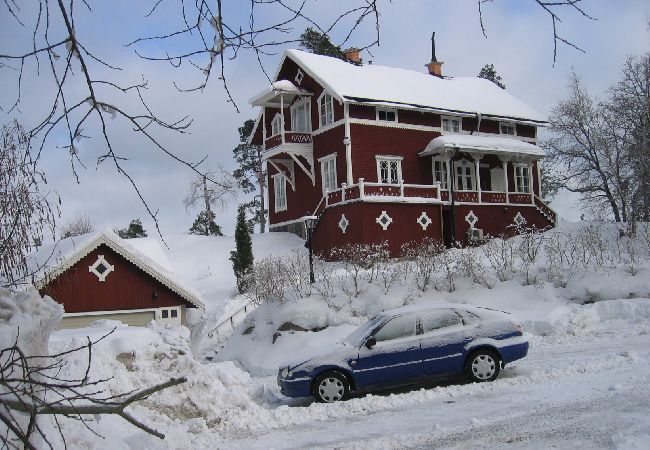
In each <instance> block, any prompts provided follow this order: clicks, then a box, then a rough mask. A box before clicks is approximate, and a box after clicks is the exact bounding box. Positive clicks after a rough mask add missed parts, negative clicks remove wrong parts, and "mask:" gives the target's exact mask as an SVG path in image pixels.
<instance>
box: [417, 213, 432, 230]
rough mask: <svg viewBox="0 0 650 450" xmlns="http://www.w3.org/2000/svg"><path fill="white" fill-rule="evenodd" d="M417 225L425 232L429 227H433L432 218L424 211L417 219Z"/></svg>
mask: <svg viewBox="0 0 650 450" xmlns="http://www.w3.org/2000/svg"><path fill="white" fill-rule="evenodd" d="M416 221H417V223H418V224H419V225H420V226H421V227H422V229H423V230H426V229H427V227H428V226H429V225H431V218H430V217H429V216H427V213H426V212H424V211H422V214H420V217H418V218H417V219H416Z"/></svg>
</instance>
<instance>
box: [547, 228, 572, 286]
mask: <svg viewBox="0 0 650 450" xmlns="http://www.w3.org/2000/svg"><path fill="white" fill-rule="evenodd" d="M544 253H545V255H546V266H547V272H546V276H547V280H548V281H550V282H554V283H555V282H556V283H558V284H559V285H560V286H562V287H563V288H566V287H567V285H568V284H569V282H570V281H571V280H572V279H573V277H574V276H575V275H576V272H577V263H578V257H579V256H578V254H579V250H578V242H577V241H576V240H575V239H574V238H573V236H572V235H571V234H567V233H564V232H551V233H549V234H548V236H547V237H546V240H545V242H544Z"/></svg>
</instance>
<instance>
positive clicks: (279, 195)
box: [273, 173, 287, 212]
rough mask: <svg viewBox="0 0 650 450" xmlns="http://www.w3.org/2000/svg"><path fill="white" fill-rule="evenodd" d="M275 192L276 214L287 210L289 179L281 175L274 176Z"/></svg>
mask: <svg viewBox="0 0 650 450" xmlns="http://www.w3.org/2000/svg"><path fill="white" fill-rule="evenodd" d="M273 192H274V193H275V212H280V211H286V210H287V179H286V178H285V177H284V175H283V174H281V173H276V174H275V175H273Z"/></svg>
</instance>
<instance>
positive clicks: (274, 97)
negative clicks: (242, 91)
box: [249, 80, 313, 107]
mask: <svg viewBox="0 0 650 450" xmlns="http://www.w3.org/2000/svg"><path fill="white" fill-rule="evenodd" d="M281 95H283V96H284V100H285V103H284V105H285V107H286V106H289V104H290V103H291V102H292V101H293V99H294V97H295V96H296V95H313V94H312V93H311V92H309V91H307V90H306V89H304V88H302V87H300V86H296V85H295V84H293V83H292V82H291V81H289V80H280V81H276V82H275V83H273V84H271V86H269V87H267V88H266V89H264V90H263V91H262V92H260V93H258V94H257V95H255V96H254V97H253V98H251V99H250V100H249V103H250V104H251V105H253V106H264V105H266V106H278V107H279V106H280V96H281Z"/></svg>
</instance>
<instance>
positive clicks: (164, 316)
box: [155, 306, 181, 325]
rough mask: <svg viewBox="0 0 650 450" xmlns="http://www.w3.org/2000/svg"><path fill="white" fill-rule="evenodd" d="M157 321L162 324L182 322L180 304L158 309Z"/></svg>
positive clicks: (178, 323)
mask: <svg viewBox="0 0 650 450" xmlns="http://www.w3.org/2000/svg"><path fill="white" fill-rule="evenodd" d="M155 317H156V321H157V322H159V323H160V324H176V325H180V324H181V309H180V307H178V306H168V307H165V308H159V309H157V310H156V315H155Z"/></svg>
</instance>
